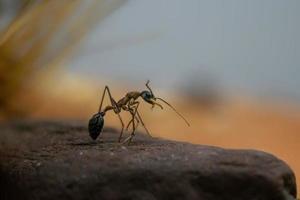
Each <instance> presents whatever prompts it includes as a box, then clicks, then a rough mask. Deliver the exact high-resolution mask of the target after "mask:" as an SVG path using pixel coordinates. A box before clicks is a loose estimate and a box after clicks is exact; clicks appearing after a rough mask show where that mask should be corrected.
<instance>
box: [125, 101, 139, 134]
mask: <svg viewBox="0 0 300 200" xmlns="http://www.w3.org/2000/svg"><path fill="white" fill-rule="evenodd" d="M134 105H136V106H135V107H131V106H134ZM139 105H140V102H138V101H134V102H132V103H130V104H129V105H128V109H127V111H129V112H133V113H134V119H135V120H136V122H137V124H136V128H137V127H138V125H139V123H140V120H139V118H138V117H137V116H136V114H137V109H138V107H139ZM134 119H131V120H130V121H129V122H128V124H127V126H126V130H128V128H129V126H130V124H131V123H132V121H133V120H134Z"/></svg>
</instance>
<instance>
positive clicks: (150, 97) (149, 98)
mask: <svg viewBox="0 0 300 200" xmlns="http://www.w3.org/2000/svg"><path fill="white" fill-rule="evenodd" d="M141 97H142V98H143V99H144V101H146V102H148V103H151V104H152V102H153V100H155V97H154V95H153V94H152V93H151V92H149V91H147V90H145V91H143V92H141Z"/></svg>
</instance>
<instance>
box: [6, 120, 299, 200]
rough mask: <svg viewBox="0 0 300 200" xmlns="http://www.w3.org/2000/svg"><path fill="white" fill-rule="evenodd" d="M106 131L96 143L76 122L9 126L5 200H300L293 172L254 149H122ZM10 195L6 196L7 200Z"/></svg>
mask: <svg viewBox="0 0 300 200" xmlns="http://www.w3.org/2000/svg"><path fill="white" fill-rule="evenodd" d="M117 138H118V132H117V131H116V130H114V129H104V132H103V133H102V138H100V139H98V140H96V141H92V140H91V139H90V137H89V134H88V131H87V127H86V126H85V125H84V124H82V123H79V122H78V123H77V122H37V121H36V122H32V121H31V122H30V121H29V122H18V123H13V124H10V125H7V124H3V125H2V126H1V133H0V144H1V145H0V184H1V190H2V192H1V199H112V200H113V199H142V200H143V199H145V200H152V199H200V200H202V199H203V200H211V199H214V200H216V199H217V200H223V199H224V200H235V199H238V200H241V199H243V200H248V199H249V200H250V199H251V200H255V199H257V200H265V199H266V200H269V199H270V200H284V199H286V200H288V199H294V198H295V197H296V180H295V176H294V173H293V172H292V170H291V169H290V168H289V167H288V165H286V164H285V163H284V162H283V161H281V160H279V159H277V158H276V157H274V156H272V155H270V154H268V153H264V152H261V151H255V150H229V149H222V148H218V147H212V146H204V145H193V144H189V143H183V142H176V141H167V140H163V139H158V138H149V137H148V136H146V135H143V134H141V133H137V135H136V137H135V138H134V140H133V142H132V144H131V145H130V146H127V145H124V146H123V145H119V144H118V143H116V141H117ZM3 197H4V198H3Z"/></svg>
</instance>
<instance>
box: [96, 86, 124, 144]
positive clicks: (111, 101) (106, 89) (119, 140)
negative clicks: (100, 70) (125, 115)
mask: <svg viewBox="0 0 300 200" xmlns="http://www.w3.org/2000/svg"><path fill="white" fill-rule="evenodd" d="M106 91H107V93H108V96H109V99H110V103H111V105H112V107H113V108H114V112H115V113H116V114H117V115H118V118H119V120H120V122H121V125H122V128H121V132H120V136H119V139H118V142H121V139H122V135H123V131H124V122H123V120H122V117H121V115H120V114H119V108H118V105H117V103H116V101H115V100H114V98H113V97H112V95H111V93H110V90H109V87H108V86H105V89H104V92H103V95H102V99H101V104H100V107H99V112H101V109H102V104H103V100H104V97H105V92H106ZM116 111H118V112H116Z"/></svg>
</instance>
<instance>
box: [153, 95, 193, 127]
mask: <svg viewBox="0 0 300 200" xmlns="http://www.w3.org/2000/svg"><path fill="white" fill-rule="evenodd" d="M156 99H159V100H161V101H162V102H164V103H165V104H167V105H168V106H170V107H171V108H172V109H173V110H174V111H175V112H176V113H177V115H179V116H180V117H181V118H182V119H183V120H184V121H185V123H186V124H187V125H188V126H190V123H189V122H188V121H187V120H186V119H185V118H184V117H183V116H182V115H181V114H180V113H179V112H178V111H177V110H176V109H175V108H174V107H173V106H172V105H171V104H170V103H168V102H167V101H165V100H163V99H162V98H159V97H158V98H156Z"/></svg>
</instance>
